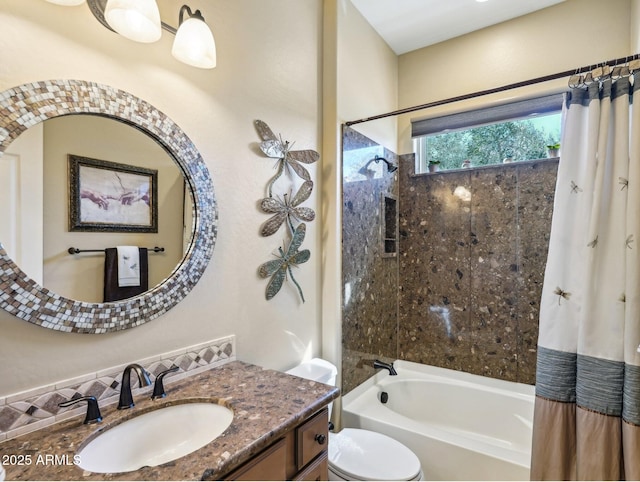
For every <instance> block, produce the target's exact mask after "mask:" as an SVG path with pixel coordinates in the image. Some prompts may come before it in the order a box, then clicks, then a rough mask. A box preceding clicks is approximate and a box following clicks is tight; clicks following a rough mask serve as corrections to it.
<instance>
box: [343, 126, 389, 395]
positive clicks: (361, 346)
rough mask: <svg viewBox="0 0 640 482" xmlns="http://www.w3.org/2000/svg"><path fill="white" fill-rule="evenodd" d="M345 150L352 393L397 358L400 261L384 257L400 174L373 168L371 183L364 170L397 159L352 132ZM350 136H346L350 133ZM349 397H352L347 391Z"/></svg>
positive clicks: (346, 335)
mask: <svg viewBox="0 0 640 482" xmlns="http://www.w3.org/2000/svg"><path fill="white" fill-rule="evenodd" d="M347 131H348V132H349V134H348V135H345V137H344V151H343V171H344V175H343V206H342V222H343V230H342V246H343V248H342V278H343V310H342V316H343V321H342V358H343V360H342V366H343V370H342V387H343V390H345V389H346V391H348V390H351V388H353V387H355V386H357V385H358V384H359V383H361V382H362V381H364V380H366V379H367V378H368V377H369V376H371V375H372V374H373V367H372V364H373V360H374V359H376V358H380V359H382V360H386V361H392V360H394V359H395V357H396V354H397V349H398V340H397V320H398V312H397V302H396V299H397V292H398V257H397V256H387V257H384V256H382V251H383V246H382V239H381V230H382V216H383V212H382V201H381V199H382V196H383V195H390V196H393V197H396V198H397V187H398V182H397V171H396V172H395V173H388V172H386V169H384V165H383V163H382V162H380V163H379V164H376V163H372V164H370V167H371V169H375V171H373V172H374V173H375V175H374V176H373V177H372V178H370V179H367V178H366V177H365V176H363V175H362V174H360V173H358V170H359V169H360V168H361V167H362V166H364V165H366V164H367V162H368V161H369V160H371V159H373V158H374V156H376V155H379V156H383V157H385V158H386V159H388V160H389V161H392V162H394V164H396V163H397V160H396V157H395V156H394V155H393V154H392V153H390V152H388V151H386V150H384V149H383V148H382V147H381V146H378V145H377V144H375V143H372V142H371V141H370V140H369V139H367V138H365V137H364V136H361V135H360V134H358V133H357V132H356V131H353V130H352V129H348V128H347ZM345 134H346V132H345ZM345 393H346V392H345Z"/></svg>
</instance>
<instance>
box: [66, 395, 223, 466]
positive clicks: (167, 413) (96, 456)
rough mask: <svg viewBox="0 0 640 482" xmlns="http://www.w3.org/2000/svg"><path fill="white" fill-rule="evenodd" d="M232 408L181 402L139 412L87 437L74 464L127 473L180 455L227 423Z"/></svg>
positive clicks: (211, 435)
mask: <svg viewBox="0 0 640 482" xmlns="http://www.w3.org/2000/svg"><path fill="white" fill-rule="evenodd" d="M232 420H233V411H232V410H231V409H229V408H227V407H224V406H222V405H217V404H215V403H182V404H179V405H170V406H167V407H164V408H160V409H158V410H154V411H152V412H147V413H143V414H142V415H138V416H137V417H134V418H131V419H129V420H127V421H125V422H123V423H121V424H119V425H116V426H115V427H113V428H110V429H108V430H106V431H105V432H103V433H101V434H100V435H98V436H97V437H96V438H94V439H93V440H91V441H90V442H89V443H88V444H87V445H86V446H85V447H84V448H82V449H81V450H80V451H79V452H78V456H79V459H80V460H79V463H78V466H79V467H80V468H82V469H84V470H88V471H90V472H98V473H103V474H104V473H116V472H131V471H132V470H138V469H140V468H142V467H146V466H150V467H153V466H156V465H160V464H164V463H166V462H170V461H172V460H175V459H177V458H179V457H183V456H184V455H187V454H189V453H191V452H193V451H195V450H197V449H199V448H201V447H204V446H205V445H207V444H208V443H209V442H211V441H212V440H213V439H215V438H216V437H218V436H219V435H220V434H221V433H222V432H224V431H225V430H226V428H227V427H228V426H229V425H231V421H232Z"/></svg>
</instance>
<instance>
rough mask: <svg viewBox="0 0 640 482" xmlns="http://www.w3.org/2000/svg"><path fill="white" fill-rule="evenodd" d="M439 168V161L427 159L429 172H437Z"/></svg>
mask: <svg viewBox="0 0 640 482" xmlns="http://www.w3.org/2000/svg"><path fill="white" fill-rule="evenodd" d="M439 168H440V161H429V172H437V171H438V169H439Z"/></svg>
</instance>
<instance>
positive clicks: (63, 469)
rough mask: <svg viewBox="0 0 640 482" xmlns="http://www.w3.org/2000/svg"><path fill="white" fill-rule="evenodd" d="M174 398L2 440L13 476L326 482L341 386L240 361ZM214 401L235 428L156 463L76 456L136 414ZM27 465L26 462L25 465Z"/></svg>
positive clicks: (177, 388)
mask: <svg viewBox="0 0 640 482" xmlns="http://www.w3.org/2000/svg"><path fill="white" fill-rule="evenodd" d="M166 390H167V397H166V398H163V399H160V400H155V401H154V400H151V399H150V398H149V396H150V393H149V394H145V395H138V396H137V397H136V399H135V407H134V408H132V409H129V410H120V411H119V410H116V409H115V406H113V405H112V406H107V407H103V408H102V415H103V421H102V423H100V424H97V425H83V424H82V421H83V418H84V417H83V416H81V417H75V418H73V419H70V420H67V421H65V422H62V423H59V424H56V425H52V426H50V427H46V428H43V429H41V430H38V431H35V432H31V433H29V434H26V435H23V436H20V437H17V438H15V439H11V440H7V441H5V442H2V443H0V454H2V456H3V457H5V456H15V457H13V458H11V460H12V461H14V462H15V464H13V465H6V466H5V469H6V472H7V474H6V477H7V480H220V479H225V480H286V479H288V480H292V479H296V480H326V479H327V443H328V436H327V428H328V420H327V410H326V407H327V405H328V404H329V403H331V401H333V400H334V399H335V398H336V397H337V396H338V393H339V391H338V389H337V388H335V387H331V386H328V385H324V384H321V383H317V382H312V381H309V380H305V379H301V378H298V377H294V376H291V375H287V374H285V373H281V372H278V371H274V370H266V369H263V368H261V367H258V366H255V365H251V364H247V363H243V362H238V361H234V362H231V363H228V364H226V365H224V366H221V367H219V368H215V369H212V370H208V371H206V372H203V373H200V374H197V375H193V376H190V377H187V378H184V379H182V380H180V381H178V382H174V383H171V382H167V384H166ZM194 402H209V403H216V404H220V405H224V406H226V407H228V408H230V409H231V410H233V420H232V422H231V425H229V427H228V428H227V429H226V430H225V431H224V432H223V433H222V434H221V435H219V436H218V437H217V438H215V439H214V440H213V441H212V442H210V443H208V444H206V445H205V446H203V447H202V448H200V449H198V450H196V451H194V452H192V453H190V454H188V455H185V456H184V457H181V458H178V459H176V460H174V461H172V462H168V463H165V464H162V465H159V466H155V467H143V468H141V469H139V470H135V471H132V472H124V473H114V474H106V473H103V474H100V473H94V472H88V471H84V470H83V469H81V468H80V467H78V466H77V465H75V464H74V456H76V461H77V454H78V453H80V452H81V449H82V448H83V447H84V445H86V444H87V443H88V441H90V440H92V439H93V438H95V437H96V436H97V435H99V434H100V433H104V432H105V431H107V430H109V429H110V428H112V427H113V426H116V425H118V424H120V423H122V422H124V421H126V420H129V419H131V418H133V417H136V416H139V415H142V414H144V413H147V412H150V411H154V410H157V409H160V408H163V407H165V406H167V405H175V404H180V403H194ZM20 461H21V462H22V463H19V462H20Z"/></svg>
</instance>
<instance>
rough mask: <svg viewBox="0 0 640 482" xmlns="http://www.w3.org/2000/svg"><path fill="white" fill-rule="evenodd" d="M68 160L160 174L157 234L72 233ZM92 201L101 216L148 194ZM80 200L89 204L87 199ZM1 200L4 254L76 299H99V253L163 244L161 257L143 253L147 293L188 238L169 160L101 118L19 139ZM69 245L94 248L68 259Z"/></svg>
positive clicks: (2, 160)
mask: <svg viewBox="0 0 640 482" xmlns="http://www.w3.org/2000/svg"><path fill="white" fill-rule="evenodd" d="M69 155H74V156H81V157H84V158H90V159H95V160H99V161H106V162H113V163H119V164H123V165H126V166H134V167H137V168H143V169H153V170H157V172H158V175H157V201H158V203H157V204H158V232H157V233H129V232H102V231H100V232H76V231H70V229H69V215H70V213H69V206H70V184H69V183H70V179H69V164H68V162H69V161H68V157H69ZM114 179H115V182H117V176H116V177H115V178H114ZM119 187H120V186H116V187H115V188H114V189H113V190H115V191H117V189H118V188H119ZM93 199H96V200H99V201H100V204H99V205H98V204H96V205H95V207H96V208H98V209H102V210H104V211H105V213H106V212H107V211H108V210H109V209H111V210H112V211H113V210H115V209H116V208H121V209H122V206H120V205H123V203H129V204H128V206H131V205H132V203H136V202H137V203H144V202H148V197H147V198H145V196H137V197H136V198H135V200H133V199H134V198H133V197H132V196H129V195H126V193H125V195H123V196H109V197H108V199H106V200H105V199H101V198H99V197H94V198H93ZM82 202H83V203H89V204H90V203H92V202H93V201H92V199H91V197H87V198H83V199H82ZM0 203H1V205H2V206H5V209H3V210H2V214H0V242H1V243H2V246H3V247H4V248H5V249H6V250H7V253H8V254H9V255H10V256H11V257H12V258H13V259H14V261H16V263H17V264H18V266H20V267H21V269H22V270H23V271H25V273H27V275H29V276H30V277H31V278H33V279H34V280H36V281H37V282H38V283H39V284H41V285H43V286H44V287H45V288H48V289H50V290H51V291H53V292H55V293H58V294H60V295H62V296H64V297H67V298H71V299H75V300H79V301H86V302H102V301H103V287H104V266H105V256H104V252H102V250H104V249H106V248H111V247H116V246H121V245H127V246H139V247H147V248H153V247H155V246H159V247H163V248H164V251H163V252H158V253H153V252H150V253H149V255H148V279H149V288H152V287H154V286H156V285H158V284H159V283H161V282H162V281H163V280H164V279H166V278H167V277H168V276H169V275H170V274H171V273H172V272H173V270H174V269H175V268H176V267H177V266H178V265H179V263H180V262H181V260H182V258H183V254H184V252H185V250H186V248H187V246H188V243H189V242H190V240H191V235H192V221H191V213H192V208H191V206H192V204H191V196H190V194H189V193H188V192H186V191H185V182H184V177H183V175H182V172H181V170H180V169H179V167H178V165H177V164H176V163H175V162H174V159H173V158H172V157H171V156H170V155H169V154H168V153H167V152H166V151H165V150H164V149H163V148H162V147H161V146H160V145H159V144H157V143H156V142H155V141H154V140H153V139H152V138H151V137H149V136H147V135H146V134H144V133H143V132H141V131H140V130H138V129H136V128H134V127H132V126H129V125H127V124H124V123H122V122H119V121H116V120H114V119H110V118H107V117H102V116H98V115H87V114H82V115H67V116H62V117H56V118H53V119H49V120H47V121H45V122H43V123H41V124H38V125H36V126H34V127H32V128H30V129H29V130H28V131H26V132H24V133H23V134H22V135H21V136H20V137H19V138H18V139H16V140H15V141H14V142H13V143H12V144H11V145H10V146H9V148H8V149H7V152H6V153H5V154H4V155H3V156H2V157H0ZM94 204H95V203H94ZM185 227H186V228H185ZM70 247H74V248H77V249H80V250H97V251H96V252H83V253H79V254H73V255H72V254H69V252H68V250H69V248H70Z"/></svg>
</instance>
